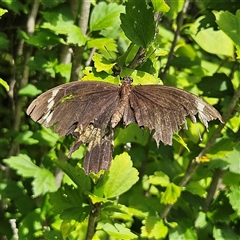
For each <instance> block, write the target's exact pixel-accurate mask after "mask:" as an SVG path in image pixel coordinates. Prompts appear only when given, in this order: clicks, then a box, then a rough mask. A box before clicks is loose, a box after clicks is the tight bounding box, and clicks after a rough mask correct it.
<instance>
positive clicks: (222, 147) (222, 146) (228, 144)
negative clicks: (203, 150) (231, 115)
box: [207, 138, 234, 158]
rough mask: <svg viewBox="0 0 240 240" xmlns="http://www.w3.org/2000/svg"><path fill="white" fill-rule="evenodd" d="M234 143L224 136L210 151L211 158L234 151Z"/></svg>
mask: <svg viewBox="0 0 240 240" xmlns="http://www.w3.org/2000/svg"><path fill="white" fill-rule="evenodd" d="M233 147H234V143H233V142H232V141H231V140H230V139H227V138H222V139H221V140H220V141H218V142H217V143H215V144H214V145H213V146H212V147H211V149H210V150H209V151H208V154H207V156H208V157H209V158H222V157H225V156H226V155H227V154H228V153H230V152H232V150H233Z"/></svg>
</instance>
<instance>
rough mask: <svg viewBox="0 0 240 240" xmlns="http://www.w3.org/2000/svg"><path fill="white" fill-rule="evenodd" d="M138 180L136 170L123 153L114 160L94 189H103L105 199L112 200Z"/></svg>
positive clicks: (127, 156) (128, 157)
mask: <svg viewBox="0 0 240 240" xmlns="http://www.w3.org/2000/svg"><path fill="white" fill-rule="evenodd" d="M138 179H139V177H138V171H137V169H136V168H133V167H132V161H131V159H130V156H129V155H128V154H127V153H126V152H124V153H123V154H120V155H117V156H116V157H115V158H114V160H113V161H112V165H111V167H110V169H109V171H108V172H106V173H105V175H104V176H103V179H102V181H101V183H100V184H99V185H97V186H96V187H97V188H99V187H101V188H103V193H104V196H105V197H106V198H112V197H116V196H119V195H121V194H122V193H124V192H126V191H127V190H129V189H130V188H131V187H132V186H133V185H134V184H135V183H136V182H137V181H138Z"/></svg>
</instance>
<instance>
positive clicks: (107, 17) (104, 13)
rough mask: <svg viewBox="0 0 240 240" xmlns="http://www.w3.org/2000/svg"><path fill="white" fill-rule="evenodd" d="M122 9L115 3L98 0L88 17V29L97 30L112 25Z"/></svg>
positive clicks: (117, 19)
mask: <svg viewBox="0 0 240 240" xmlns="http://www.w3.org/2000/svg"><path fill="white" fill-rule="evenodd" d="M123 11H124V7H123V6H120V5H118V4H116V3H110V4H107V3H105V2H100V3H99V4H97V5H96V7H95V8H94V9H93V11H92V14H91V17H90V30H91V31H97V30H102V29H105V28H109V27H112V25H114V24H116V23H117V22H119V15H120V13H121V12H123Z"/></svg>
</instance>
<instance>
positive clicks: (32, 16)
mask: <svg viewBox="0 0 240 240" xmlns="http://www.w3.org/2000/svg"><path fill="white" fill-rule="evenodd" d="M38 8H39V0H35V1H33V5H32V9H31V11H30V13H29V15H28V20H27V23H26V28H27V34H28V35H29V36H32V35H33V33H34V28H35V21H36V17H37V13H38ZM19 46H20V47H21V46H22V44H20V45H19ZM19 52H21V51H19ZM31 53H32V49H31V47H29V46H28V45H27V44H26V45H25V50H24V52H23V55H24V57H23V59H24V61H23V72H22V78H21V80H20V82H19V84H15V85H14V87H19V88H22V87H24V86H25V85H26V84H27V83H28V76H29V67H28V65H27V64H28V61H29V59H30V56H31ZM17 81H18V80H17ZM13 108H14V109H15V112H14V124H13V129H14V130H15V131H19V129H20V125H21V114H22V108H23V99H22V98H21V97H20V98H17V101H16V106H14V107H13ZM17 151H18V143H16V142H12V143H11V146H10V149H9V152H8V156H12V155H15V154H16V153H17Z"/></svg>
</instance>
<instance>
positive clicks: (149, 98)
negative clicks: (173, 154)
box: [130, 85, 223, 145]
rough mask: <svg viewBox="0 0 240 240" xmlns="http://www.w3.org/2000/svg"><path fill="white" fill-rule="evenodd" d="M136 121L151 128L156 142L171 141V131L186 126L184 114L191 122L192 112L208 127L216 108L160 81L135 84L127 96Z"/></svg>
mask: <svg viewBox="0 0 240 240" xmlns="http://www.w3.org/2000/svg"><path fill="white" fill-rule="evenodd" d="M130 105H131V107H132V108H133V109H134V113H135V117H136V121H137V123H138V125H140V126H144V127H147V128H149V129H150V130H154V134H153V138H154V139H155V140H156V142H157V144H158V143H159V141H162V142H163V143H164V144H168V145H171V144H172V136H173V133H174V132H177V131H179V130H180V129H181V126H182V125H185V126H186V123H187V122H186V119H185V117H186V116H188V115H189V116H190V118H191V120H192V121H193V122H194V119H195V117H194V115H196V114H197V113H198V116H199V119H200V120H201V122H202V123H203V124H204V125H205V127H208V121H210V120H213V119H216V118H218V119H219V120H220V121H221V122H223V120H222V118H221V115H220V114H219V113H218V111H217V110H216V109H215V108H214V107H212V106H211V105H209V104H208V103H206V102H205V101H203V100H202V99H201V98H199V97H197V96H195V95H193V94H191V93H189V92H187V91H184V90H181V89H178V88H174V87H169V86H162V85H142V86H135V87H133V89H132V94H131V96H130Z"/></svg>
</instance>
